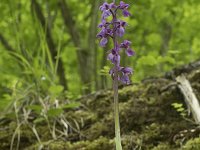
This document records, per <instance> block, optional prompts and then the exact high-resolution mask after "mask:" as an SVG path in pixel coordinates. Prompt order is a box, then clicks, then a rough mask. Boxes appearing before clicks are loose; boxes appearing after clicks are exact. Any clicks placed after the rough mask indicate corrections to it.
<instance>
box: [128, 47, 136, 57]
mask: <svg viewBox="0 0 200 150" xmlns="http://www.w3.org/2000/svg"><path fill="white" fill-rule="evenodd" d="M126 54H127V56H133V55H134V54H135V52H134V51H133V50H132V49H131V48H128V49H127V50H126Z"/></svg>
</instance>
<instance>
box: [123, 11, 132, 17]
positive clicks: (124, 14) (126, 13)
mask: <svg viewBox="0 0 200 150" xmlns="http://www.w3.org/2000/svg"><path fill="white" fill-rule="evenodd" d="M122 13H123V16H124V17H129V16H130V15H131V14H130V13H129V11H128V10H126V9H125V10H123V11H122Z"/></svg>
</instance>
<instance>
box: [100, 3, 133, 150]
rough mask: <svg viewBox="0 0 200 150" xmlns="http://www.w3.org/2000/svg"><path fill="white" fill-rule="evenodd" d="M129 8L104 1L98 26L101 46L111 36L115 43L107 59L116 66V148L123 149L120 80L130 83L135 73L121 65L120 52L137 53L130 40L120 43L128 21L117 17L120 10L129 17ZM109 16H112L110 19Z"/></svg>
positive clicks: (111, 70) (103, 45)
mask: <svg viewBox="0 0 200 150" xmlns="http://www.w3.org/2000/svg"><path fill="white" fill-rule="evenodd" d="M113 2H115V1H113ZM128 8H129V4H126V3H124V2H123V1H120V3H119V4H118V5H116V4H115V3H110V4H109V3H107V2H105V3H103V5H101V6H100V10H101V11H102V16H101V23H100V24H99V26H98V27H99V28H101V31H100V32H99V33H98V34H97V38H99V39H100V46H101V47H105V46H106V44H107V43H108V39H109V38H111V39H112V41H113V45H114V47H113V49H111V50H110V51H109V52H108V53H109V54H108V56H107V59H108V60H110V61H111V63H112V64H113V65H114V67H113V68H111V69H110V71H109V74H110V75H111V77H112V79H113V90H114V114H115V137H116V140H115V141H116V150H122V146H121V138H120V125H119V108H118V82H119V81H120V82H121V83H122V84H130V83H131V81H130V78H129V77H130V75H131V74H133V70H132V68H130V67H121V66H120V52H121V51H122V50H124V51H125V53H126V54H127V56H133V55H134V54H135V52H134V51H133V50H132V49H131V47H130V46H131V42H130V41H128V40H124V41H123V42H122V43H121V44H119V43H120V42H119V39H120V38H121V37H123V35H124V34H125V27H126V26H127V23H126V22H125V21H123V20H119V19H118V18H117V17H118V15H117V13H118V11H122V15H123V16H124V17H129V16H130V13H129V11H128ZM109 17H112V18H111V19H108V18H109ZM110 20H111V21H110Z"/></svg>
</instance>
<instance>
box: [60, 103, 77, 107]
mask: <svg viewBox="0 0 200 150" xmlns="http://www.w3.org/2000/svg"><path fill="white" fill-rule="evenodd" d="M79 106H80V103H70V104H66V105H64V106H62V108H76V107H79Z"/></svg>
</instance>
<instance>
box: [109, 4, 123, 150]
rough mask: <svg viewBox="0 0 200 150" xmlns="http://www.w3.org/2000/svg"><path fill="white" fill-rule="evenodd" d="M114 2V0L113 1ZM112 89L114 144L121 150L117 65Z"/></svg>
mask: <svg viewBox="0 0 200 150" xmlns="http://www.w3.org/2000/svg"><path fill="white" fill-rule="evenodd" d="M113 2H114V1H113ZM111 13H112V15H113V22H114V27H113V43H114V49H117V38H116V37H117V36H116V30H115V29H116V28H117V27H116V24H115V22H116V21H117V17H116V14H114V13H113V12H112V11H111ZM113 90H114V120H115V145H116V150H122V145H121V137H120V123H119V104H118V66H117V64H115V66H114V81H113Z"/></svg>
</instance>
